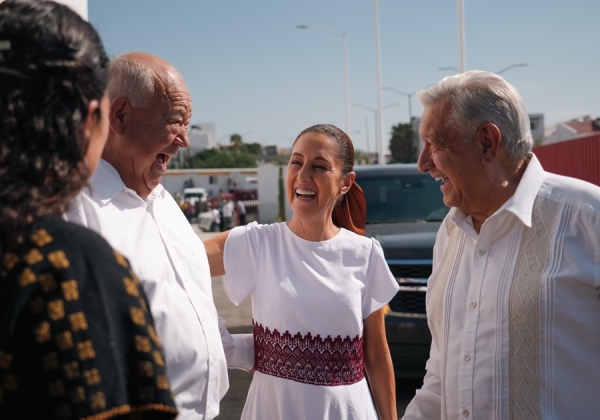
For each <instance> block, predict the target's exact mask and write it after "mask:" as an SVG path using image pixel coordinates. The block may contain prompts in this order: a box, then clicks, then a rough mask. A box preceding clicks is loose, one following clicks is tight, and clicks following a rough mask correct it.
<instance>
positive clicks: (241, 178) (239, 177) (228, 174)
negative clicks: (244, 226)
mask: <svg viewBox="0 0 600 420" xmlns="http://www.w3.org/2000/svg"><path fill="white" fill-rule="evenodd" d="M256 174H257V169H255V168H248V169H237V168H233V169H170V170H168V171H167V173H166V174H165V175H164V176H163V177H162V181H161V184H162V185H163V187H165V189H166V190H167V191H169V193H170V194H171V195H174V194H175V192H177V191H179V192H181V191H182V190H183V183H184V182H185V181H187V180H189V179H191V180H192V181H193V182H194V187H201V188H204V189H205V190H206V191H207V192H208V194H209V195H213V196H214V195H217V194H218V193H219V190H222V191H223V192H227V181H228V179H229V178H231V179H233V180H234V181H235V183H236V188H241V189H246V188H257V185H256V183H255V182H253V181H255V180H256V176H257V175H256ZM211 176H213V177H214V178H215V180H216V183H215V184H211V183H210V177H211ZM259 198H260V195H259Z"/></svg>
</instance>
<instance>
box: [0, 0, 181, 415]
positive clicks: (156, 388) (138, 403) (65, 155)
mask: <svg viewBox="0 0 600 420" xmlns="http://www.w3.org/2000/svg"><path fill="white" fill-rule="evenodd" d="M108 66H109V60H108V58H107V56H106V53H105V52H104V48H103V46H102V43H101V41H100V38H99V37H98V34H97V33H96V31H95V30H94V29H93V28H92V26H91V25H90V24H88V23H87V22H85V21H84V20H82V19H81V18H80V17H79V16H78V15H77V14H76V13H75V12H73V11H72V10H71V9H69V8H68V7H66V6H63V5H59V4H57V3H54V2H50V1H43V2H30V1H13V0H7V1H5V2H3V3H1V4H0V121H1V123H0V418H2V419H17V418H19V419H21V418H23V419H34V418H35V419H41V418H44V419H75V418H104V419H109V418H114V417H119V418H127V417H130V416H132V415H135V416H136V418H153V419H157V418H165V419H172V418H175V417H176V415H177V410H176V408H175V403H174V401H173V398H172V396H171V391H170V387H169V381H168V379H167V376H166V371H165V367H164V361H163V354H162V347H161V345H160V342H159V340H158V336H157V334H156V332H155V330H154V321H153V318H152V316H151V315H150V312H149V310H148V302H147V299H146V296H145V294H144V291H143V289H142V288H141V286H140V283H139V281H138V279H137V278H136V276H135V275H134V274H133V272H132V271H131V267H130V266H129V263H128V261H127V260H126V259H125V258H124V257H123V256H122V255H120V254H119V253H117V252H115V251H113V250H112V249H111V247H110V246H109V245H108V243H107V242H106V241H105V240H104V239H102V238H101V237H100V236H99V235H97V234H96V233H94V232H92V231H90V230H88V229H85V228H83V227H81V226H77V225H74V224H71V223H68V222H66V221H64V220H63V219H62V214H63V212H64V211H65V209H66V208H67V205H68V203H69V201H70V200H71V199H72V198H73V197H74V196H75V195H76V194H78V193H79V191H80V190H81V188H82V187H83V186H84V185H86V183H87V181H88V179H89V176H90V175H91V174H92V173H93V172H94V170H95V169H96V166H97V163H98V160H99V158H100V154H101V152H102V149H103V147H104V144H105V143H106V139H107V133H108V108H109V107H108V105H109V103H108V98H107V97H106V95H105V89H106V86H107V76H108Z"/></svg>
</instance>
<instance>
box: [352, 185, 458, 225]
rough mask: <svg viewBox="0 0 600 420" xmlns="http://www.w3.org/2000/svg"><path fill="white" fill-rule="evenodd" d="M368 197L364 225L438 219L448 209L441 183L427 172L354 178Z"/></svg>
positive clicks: (439, 219)
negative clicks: (443, 197)
mask: <svg viewBox="0 0 600 420" xmlns="http://www.w3.org/2000/svg"><path fill="white" fill-rule="evenodd" d="M357 182H358V185H360V186H361V188H362V189H363V191H364V193H365V198H366V200H367V224H372V223H395V222H416V221H441V220H443V219H444V217H445V216H446V214H447V213H448V211H449V210H450V209H449V208H448V207H446V206H445V205H444V202H443V200H442V192H441V191H440V182H438V181H436V180H435V179H433V178H432V177H430V176H429V175H426V174H423V175H420V174H416V175H410V174H409V175H393V176H387V177H373V178H364V179H357Z"/></svg>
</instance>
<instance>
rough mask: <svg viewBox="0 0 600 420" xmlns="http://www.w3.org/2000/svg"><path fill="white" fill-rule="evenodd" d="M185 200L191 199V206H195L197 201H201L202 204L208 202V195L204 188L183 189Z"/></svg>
mask: <svg viewBox="0 0 600 420" xmlns="http://www.w3.org/2000/svg"><path fill="white" fill-rule="evenodd" d="M182 195H183V199H184V200H185V199H186V198H189V199H190V205H191V206H193V205H195V204H196V201H200V202H201V203H205V202H206V197H208V194H207V193H206V190H205V189H204V188H184V189H183V194H182Z"/></svg>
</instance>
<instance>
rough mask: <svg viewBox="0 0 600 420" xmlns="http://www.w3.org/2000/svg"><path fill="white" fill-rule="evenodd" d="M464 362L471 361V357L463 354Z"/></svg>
mask: <svg viewBox="0 0 600 420" xmlns="http://www.w3.org/2000/svg"><path fill="white" fill-rule="evenodd" d="M464 359H465V362H468V361H469V360H471V355H470V354H465V357H464Z"/></svg>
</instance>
